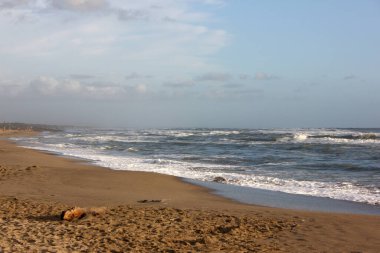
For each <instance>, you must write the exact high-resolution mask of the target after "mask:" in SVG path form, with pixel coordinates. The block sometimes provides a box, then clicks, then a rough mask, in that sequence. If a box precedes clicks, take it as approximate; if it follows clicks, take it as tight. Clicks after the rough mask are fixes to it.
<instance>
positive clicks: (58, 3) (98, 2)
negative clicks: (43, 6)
mask: <svg viewBox="0 0 380 253" xmlns="http://www.w3.org/2000/svg"><path fill="white" fill-rule="evenodd" d="M50 6H51V7H52V8H55V9H61V10H71V11H95V10H102V9H105V8H107V7H108V4H107V2H106V1H105V0H50Z"/></svg>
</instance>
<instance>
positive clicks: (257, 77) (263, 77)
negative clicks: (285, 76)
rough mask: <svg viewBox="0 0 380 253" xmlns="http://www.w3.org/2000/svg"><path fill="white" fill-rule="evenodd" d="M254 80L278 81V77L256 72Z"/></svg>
mask: <svg viewBox="0 0 380 253" xmlns="http://www.w3.org/2000/svg"><path fill="white" fill-rule="evenodd" d="M254 78H255V80H273V79H278V77H277V76H275V75H271V74H267V73H264V72H256V74H255V77H254Z"/></svg>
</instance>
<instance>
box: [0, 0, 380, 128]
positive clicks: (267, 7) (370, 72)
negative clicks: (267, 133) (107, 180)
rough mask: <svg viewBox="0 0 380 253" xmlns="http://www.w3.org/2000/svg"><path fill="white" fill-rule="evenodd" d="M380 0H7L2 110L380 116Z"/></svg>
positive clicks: (177, 117)
mask: <svg viewBox="0 0 380 253" xmlns="http://www.w3.org/2000/svg"><path fill="white" fill-rule="evenodd" d="M379 45H380V1H379V0H360V1H358V0H321V1H315V0H304V1H299V0H287V1H283V0H140V1H132V0H0V121H7V122H9V121H10V122H15V121H17V122H25V123H43V124H60V125H78V126H97V127H131V128H155V127H160V128H161V127H162V128H170V127H173V128H174V127H217V128H303V127H380V46H379Z"/></svg>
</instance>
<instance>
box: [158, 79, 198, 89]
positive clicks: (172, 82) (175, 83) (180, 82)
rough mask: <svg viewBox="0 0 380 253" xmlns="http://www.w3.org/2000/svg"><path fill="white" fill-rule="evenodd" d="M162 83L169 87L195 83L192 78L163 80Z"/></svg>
mask: <svg viewBox="0 0 380 253" xmlns="http://www.w3.org/2000/svg"><path fill="white" fill-rule="evenodd" d="M163 85H164V86H166V87H171V88H189V87H193V86H194V85H195V83H194V81H192V80H177V81H169V82H165V83H164V84H163Z"/></svg>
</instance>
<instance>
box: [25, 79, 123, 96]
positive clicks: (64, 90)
mask: <svg viewBox="0 0 380 253" xmlns="http://www.w3.org/2000/svg"><path fill="white" fill-rule="evenodd" d="M24 92H25V94H34V95H37V96H48V97H62V98H65V97H66V96H67V95H70V96H75V97H83V98H96V99H102V98H113V97H116V98H117V97H120V96H121V95H123V94H124V93H125V89H124V88H123V87H121V86H120V85H116V84H112V83H107V82H104V83H96V82H91V83H86V82H82V81H79V80H73V79H63V80H59V79H56V78H53V77H49V76H40V77H38V78H36V79H34V80H32V81H31V82H30V84H29V85H28V86H26V87H25V90H24Z"/></svg>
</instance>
